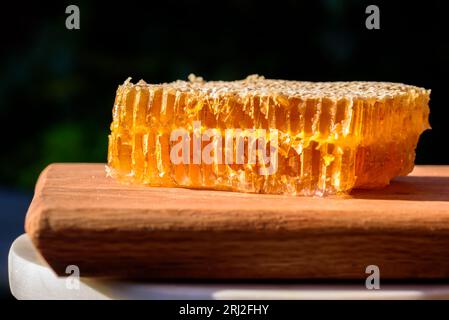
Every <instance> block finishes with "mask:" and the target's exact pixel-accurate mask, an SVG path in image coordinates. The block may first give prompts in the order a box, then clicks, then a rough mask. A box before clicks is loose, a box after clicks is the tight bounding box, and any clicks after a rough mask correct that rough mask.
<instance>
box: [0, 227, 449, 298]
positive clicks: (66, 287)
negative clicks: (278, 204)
mask: <svg viewBox="0 0 449 320" xmlns="http://www.w3.org/2000/svg"><path fill="white" fill-rule="evenodd" d="M8 268H9V283H10V288H11V292H12V294H13V295H14V296H15V297H16V298H17V299H217V300H221V299H230V300H233V299H300V300H310V299H337V300H340V299H342V300H345V299H449V284H418V285H416V284H415V285H414V284H398V285H393V284H385V285H383V284H382V282H381V289H380V290H367V289H366V288H365V286H364V283H360V285H358V284H354V283H352V284H347V285H345V284H330V285H326V284H298V283H294V284H286V283H285V282H283V283H282V284H272V283H270V284H263V283H260V284H254V283H251V284H241V283H239V284H219V283H217V284H213V283H211V284H204V283H196V284H195V283H180V284H176V283H167V284H163V283H150V282H132V281H123V280H121V281H118V280H98V279H89V278H81V280H80V281H79V287H78V288H77V287H76V282H73V281H72V280H70V279H67V278H65V277H57V276H56V275H55V273H54V272H53V271H52V270H51V269H50V268H49V267H48V266H47V265H46V263H45V261H43V260H42V259H41V258H40V256H39V254H38V253H37V251H36V249H35V248H34V246H33V245H32V243H31V241H30V239H29V238H28V237H27V236H26V235H21V236H20V237H18V238H17V239H16V240H15V241H14V243H13V244H12V246H11V249H10V252H9V266H8ZM80 273H81V275H82V270H81V271H80Z"/></svg>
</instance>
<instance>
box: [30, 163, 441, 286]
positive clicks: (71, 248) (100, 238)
mask: <svg viewBox="0 0 449 320" xmlns="http://www.w3.org/2000/svg"><path fill="white" fill-rule="evenodd" d="M104 169H105V166H104V164H53V165H50V166H49V167H47V168H46V169H45V170H44V172H43V173H42V174H41V176H40V178H39V181H38V183H37V185H36V190H35V196H34V199H33V201H32V203H31V206H30V208H29V210H28V213H27V217H26V223H25V224H26V225H25V229H26V232H27V233H28V235H29V236H30V238H31V239H32V241H33V243H34V245H35V246H36V247H37V249H38V250H39V251H40V253H41V254H42V256H43V257H44V258H45V260H46V261H47V262H48V263H49V265H50V266H51V267H52V268H53V269H54V270H55V271H56V272H57V273H58V274H60V275H66V274H65V270H66V267H67V266H68V265H77V266H78V267H79V269H80V274H81V276H99V277H111V276H112V277H126V278H150V279H362V278H366V277H367V276H368V275H367V274H366V273H365V271H366V267H367V266H369V265H376V266H378V267H379V269H380V276H381V278H382V279H405V278H407V279H442V278H447V279H449V166H417V167H416V168H415V170H414V172H413V173H412V174H411V175H410V176H407V177H400V178H397V179H396V180H395V181H394V182H393V183H392V184H391V185H390V186H389V187H387V188H385V189H382V190H370V191H355V192H353V193H352V194H351V195H349V196H345V197H337V196H334V197H327V198H312V197H291V196H276V195H258V194H243V193H232V192H221V191H205V190H189V189H176V188H173V189H170V188H151V187H139V186H129V185H122V184H119V183H117V182H115V181H114V180H113V179H112V178H107V177H106V176H105V170H104Z"/></svg>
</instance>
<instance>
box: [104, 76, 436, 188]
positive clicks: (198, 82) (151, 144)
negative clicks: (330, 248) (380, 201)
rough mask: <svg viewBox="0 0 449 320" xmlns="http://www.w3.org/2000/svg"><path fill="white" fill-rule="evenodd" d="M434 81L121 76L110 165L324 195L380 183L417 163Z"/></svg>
mask: <svg viewBox="0 0 449 320" xmlns="http://www.w3.org/2000/svg"><path fill="white" fill-rule="evenodd" d="M429 95H430V90H426V89H423V88H418V87H414V86H410V85H404V84H400V83H387V82H300V81H285V80H270V79H265V78H264V77H261V76H258V75H252V76H249V77H247V78H246V79H244V80H239V81H230V82H225V81H209V82H206V81H204V80H203V79H202V78H200V77H195V76H193V75H191V76H189V81H179V80H178V81H175V82H172V83H165V84H155V85H152V84H147V83H145V82H144V81H142V80H141V81H139V82H138V83H137V84H132V83H131V82H130V79H128V80H126V81H125V83H124V84H123V85H121V86H119V88H118V90H117V95H116V99H115V103H114V107H113V121H112V124H111V134H110V135H109V151H108V166H107V173H108V174H109V175H111V176H113V177H115V178H117V179H118V180H119V181H121V182H125V183H137V184H144V185H149V186H165V187H187V188H200V189H216V190H229V191H240V192H255V193H273V194H292V195H317V196H322V195H325V194H337V193H346V192H349V191H350V190H351V189H352V188H379V187H382V186H385V185H388V183H389V182H390V180H391V179H392V178H394V177H395V176H398V175H406V174H408V173H409V172H411V170H412V169H413V165H414V158H415V147H416V144H417V142H418V139H419V136H420V134H421V133H422V132H423V131H424V130H426V129H428V128H430V127H429V123H428V116H429V107H428V103H429Z"/></svg>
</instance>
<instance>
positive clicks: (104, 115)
mask: <svg viewBox="0 0 449 320" xmlns="http://www.w3.org/2000/svg"><path fill="white" fill-rule="evenodd" d="M69 4H76V5H78V6H79V8H80V11H81V29H80V30H67V29H66V28H65V19H66V17H67V14H66V13H65V8H66V6H67V5H69ZM369 4H376V5H378V6H379V8H380V30H367V29H366V27H365V19H366V17H367V16H368V15H367V14H365V8H366V7H367V6H368V5H369ZM1 6H2V7H1V9H0V11H1V19H0V30H1V31H0V32H1V45H0V46H1V51H0V119H1V125H0V137H1V145H0V150H1V151H0V277H1V278H0V294H3V296H5V297H7V296H8V295H9V292H8V289H7V277H6V274H7V273H6V272H7V268H6V261H7V251H8V249H9V246H10V244H11V241H12V240H13V239H14V238H15V237H16V236H18V235H19V234H20V233H22V232H23V227H22V225H23V220H24V215H25V213H26V208H27V206H28V203H29V201H30V199H31V196H32V190H33V187H34V184H35V181H36V179H37V176H38V174H39V172H40V171H41V170H42V169H43V168H44V167H45V166H46V165H47V164H49V163H51V162H76V161H86V162H105V161H106V150H107V134H108V131H109V124H110V121H111V109H112V104H113V101H114V96H115V90H116V87H117V85H118V84H120V83H122V82H123V81H124V80H125V79H126V78H127V77H128V76H131V77H133V80H134V81H138V80H139V79H141V78H143V79H145V80H146V81H147V82H150V83H159V82H166V81H173V80H176V79H186V78H187V76H188V74H189V73H195V74H196V75H199V76H202V77H204V78H205V79H206V80H219V79H220V80H234V79H241V78H244V77H246V76H247V75H248V74H253V73H258V74H261V75H264V76H265V77H267V78H280V79H291V80H312V81H336V80H376V81H393V82H403V83H407V84H413V85H417V86H422V87H425V88H429V89H432V94H431V103H430V104H431V106H430V107H431V115H430V123H431V125H432V128H433V129H432V130H431V131H427V132H425V133H424V134H423V135H422V137H421V140H420V143H419V146H418V149H417V158H416V162H417V163H419V164H424V163H427V164H430V163H432V164H449V153H448V152H447V151H446V149H447V145H448V144H447V140H446V139H447V138H448V134H447V131H446V130H447V129H446V127H448V124H447V123H448V120H447V118H448V116H449V111H448V106H447V101H448V100H449V94H448V88H449V77H448V75H449V37H448V36H449V34H448V27H447V26H446V25H447V24H448V23H449V22H448V21H447V20H445V19H446V18H447V16H449V10H448V9H447V5H446V4H445V1H425V2H422V3H415V2H409V1H388V2H387V1H385V2H382V1H358V0H347V1H343V0H342V1H337V0H321V1H274V2H271V3H265V2H260V1H237V0H234V1H227V2H213V1H209V2H199V1H188V2H183V1H163V3H162V1H158V2H154V1H151V0H147V1H142V2H137V1H121V2H118V3H114V2H110V1H109V2H105V1H100V2H95V3H93V1H72V2H62V1H61V2H58V3H54V4H52V3H51V2H49V3H45V2H35V3H23V2H18V1H16V3H12V4H11V3H10V4H3V3H2V4H1Z"/></svg>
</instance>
